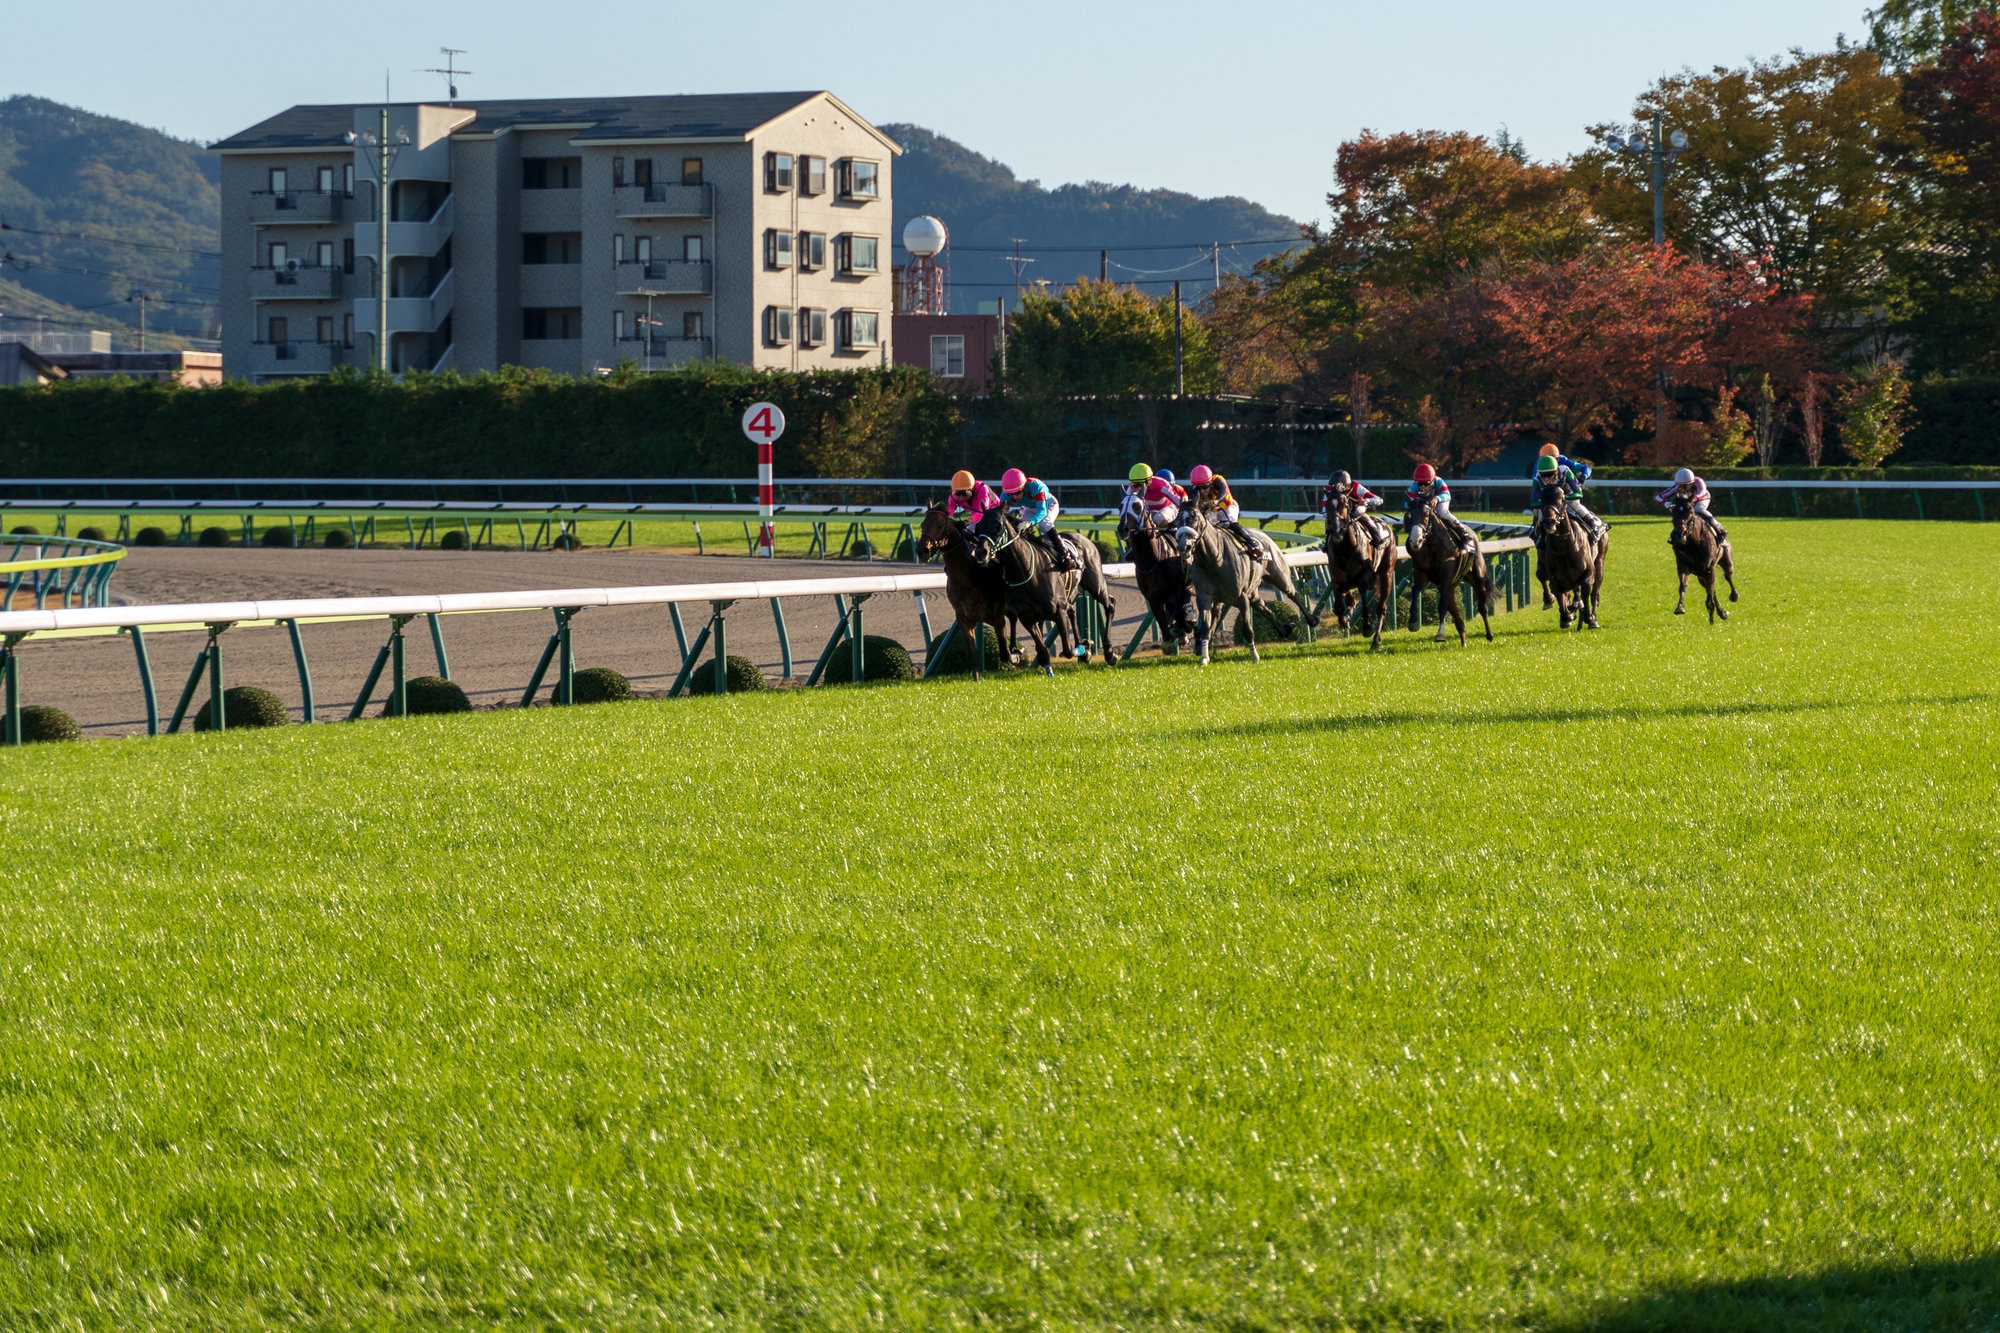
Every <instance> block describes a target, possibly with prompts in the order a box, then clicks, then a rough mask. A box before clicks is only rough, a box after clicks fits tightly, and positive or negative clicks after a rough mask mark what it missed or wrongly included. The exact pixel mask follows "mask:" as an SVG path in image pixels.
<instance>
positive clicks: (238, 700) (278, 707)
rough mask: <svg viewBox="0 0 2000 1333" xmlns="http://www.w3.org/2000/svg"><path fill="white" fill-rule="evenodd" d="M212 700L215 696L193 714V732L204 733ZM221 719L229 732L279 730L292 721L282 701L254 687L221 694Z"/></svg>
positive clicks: (234, 688) (267, 691) (241, 686)
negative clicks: (243, 728)
mask: <svg viewBox="0 0 2000 1333" xmlns="http://www.w3.org/2000/svg"><path fill="white" fill-rule="evenodd" d="M214 700H215V696H214V695H212V694H211V695H210V696H209V697H208V699H207V700H205V701H204V702H203V703H202V705H201V710H200V711H199V712H197V713H196V714H195V715H194V729H195V730H196V731H207V730H208V719H209V708H210V705H211V704H213V702H214ZM222 720H223V721H224V722H226V723H227V724H228V725H229V726H230V727H231V728H232V729H233V728H236V727H282V726H284V725H286V724H287V723H289V722H290V721H291V720H292V718H291V714H289V713H287V712H286V711H285V701H284V700H283V699H280V698H279V697H278V696H277V695H275V694H273V693H271V692H270V691H269V690H262V689H258V688H257V687H256V686H255V685H232V686H230V687H229V688H228V689H226V690H224V691H223V692H222Z"/></svg>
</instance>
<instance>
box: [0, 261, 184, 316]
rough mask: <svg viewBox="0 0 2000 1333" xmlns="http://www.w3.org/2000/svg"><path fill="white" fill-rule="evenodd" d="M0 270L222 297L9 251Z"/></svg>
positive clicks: (179, 284) (166, 282)
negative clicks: (117, 282)
mask: <svg viewBox="0 0 2000 1333" xmlns="http://www.w3.org/2000/svg"><path fill="white" fill-rule="evenodd" d="M0 268H13V269H15V270H16V271H18V272H21V273H28V272H32V271H34V270H36V269H40V270H42V271H43V272H45V273H61V274H64V275H66V276H69V277H76V278H117V279H119V280H121V281H124V282H138V283H146V284H149V285H151V286H154V287H158V288H160V289H162V290H164V291H174V292H202V293H207V294H210V295H214V296H221V295H222V292H221V290H220V289H219V288H215V287H197V286H194V285H192V284H190V283H185V282H174V281H171V280H169V279H166V278H154V277H144V276H141V275H139V274H135V273H111V272H106V271H105V270H103V269H94V268H71V267H70V266H69V265H67V264H51V263H49V262H48V261H47V260H46V259H31V258H27V257H24V256H21V255H17V254H15V253H14V252H13V251H11V250H8V251H5V252H0ZM203 304H207V305H214V304H216V303H215V302H214V301H208V302H205V303H203Z"/></svg>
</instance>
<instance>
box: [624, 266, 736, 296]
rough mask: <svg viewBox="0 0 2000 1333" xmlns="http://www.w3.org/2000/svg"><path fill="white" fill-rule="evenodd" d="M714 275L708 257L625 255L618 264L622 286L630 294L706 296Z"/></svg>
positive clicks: (626, 293) (712, 283)
mask: <svg viewBox="0 0 2000 1333" xmlns="http://www.w3.org/2000/svg"><path fill="white" fill-rule="evenodd" d="M713 275H714V265H712V264H710V263H709V261H708V260H706V259H648V260H643V261H641V260H637V259H625V260H620V261H619V264H618V290H619V291H620V292H622V293H623V294H625V295H627V296H644V295H646V294H647V293H648V291H651V292H653V293H655V294H659V295H664V296H705V295H707V293H708V290H709V288H710V287H711V286H713V285H714V276H713ZM640 283H646V284H648V286H645V287H641V286H639V285H638V284H640Z"/></svg>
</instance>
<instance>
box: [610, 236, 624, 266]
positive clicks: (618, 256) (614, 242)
mask: <svg viewBox="0 0 2000 1333" xmlns="http://www.w3.org/2000/svg"><path fill="white" fill-rule="evenodd" d="M611 262H612V263H614V264H622V263H624V262H625V233H624V232H622V231H621V232H617V233H615V234H614V235H613V236H612V238H611Z"/></svg>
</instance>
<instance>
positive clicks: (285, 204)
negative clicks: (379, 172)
mask: <svg viewBox="0 0 2000 1333" xmlns="http://www.w3.org/2000/svg"><path fill="white" fill-rule="evenodd" d="M352 197H353V196H352V195H349V194H347V193H346V192H345V191H342V190H280V191H275V192H274V191H271V190H257V191H253V192H252V193H251V195H250V221H251V222H252V223H253V224H261V225H263V226H274V225H277V224H280V223H321V222H338V221H340V220H341V217H342V216H343V214H344V213H345V212H346V201H347V200H348V199H350V198H352Z"/></svg>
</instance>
